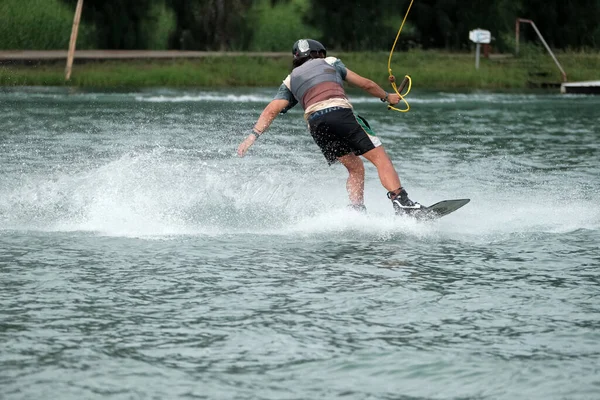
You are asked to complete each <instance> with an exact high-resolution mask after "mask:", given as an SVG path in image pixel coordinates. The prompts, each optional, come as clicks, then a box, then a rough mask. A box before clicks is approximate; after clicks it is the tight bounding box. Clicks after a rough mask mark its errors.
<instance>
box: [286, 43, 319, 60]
mask: <svg viewBox="0 0 600 400" xmlns="http://www.w3.org/2000/svg"><path fill="white" fill-rule="evenodd" d="M313 51H314V52H316V53H320V52H323V55H324V56H326V55H327V49H326V48H325V46H323V45H322V44H321V43H320V42H317V41H316V40H312V39H300V40H298V41H297V42H296V43H294V47H293V48H292V54H293V55H294V58H295V59H298V58H304V57H310V56H311V53H312V52H313Z"/></svg>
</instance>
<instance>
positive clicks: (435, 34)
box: [0, 0, 600, 52]
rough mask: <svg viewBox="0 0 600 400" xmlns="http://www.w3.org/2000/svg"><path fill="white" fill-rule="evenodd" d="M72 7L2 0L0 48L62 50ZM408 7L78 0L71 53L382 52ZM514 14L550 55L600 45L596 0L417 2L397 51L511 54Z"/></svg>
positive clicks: (66, 0) (359, 0) (65, 2)
mask: <svg viewBox="0 0 600 400" xmlns="http://www.w3.org/2000/svg"><path fill="white" fill-rule="evenodd" d="M61 2H62V3H61ZM76 2H77V0H27V1H22V0H0V39H1V42H0V43H2V44H1V45H0V46H2V47H4V48H15V49H16V48H20V49H45V48H65V47H66V42H67V41H68V38H69V32H70V26H71V21H72V14H73V10H74V8H75V4H76ZM409 4H410V0H378V1H377V2H373V1H371V0H353V1H351V2H349V1H347V0H327V1H323V0H85V1H84V9H83V20H84V25H83V26H82V31H81V34H80V40H79V44H80V45H79V46H78V47H79V48H84V47H95V48H105V49H164V48H169V49H182V50H219V51H231V50H255V51H286V52H287V51H288V49H289V47H290V43H292V42H293V41H295V40H296V39H297V38H299V37H313V38H315V39H317V40H321V41H322V42H323V43H324V44H325V45H326V46H327V48H328V49H332V50H344V51H360V50H365V51H380V50H381V51H385V50H389V49H390V47H391V45H392V43H393V42H394V38H395V36H396V32H397V30H398V27H399V25H400V22H401V21H402V17H403V16H404V14H405V12H406V10H407V8H408V6H409ZM519 17H520V18H527V19H531V20H533V21H534V22H535V24H536V25H537V26H538V28H539V30H540V32H541V33H542V35H543V36H544V38H545V39H546V41H547V42H548V44H549V45H550V46H551V47H552V48H553V49H555V50H561V49H594V48H597V47H598V46H599V45H600V24H598V21H600V1H599V0H578V1H558V0H527V1H526V0H493V1H461V0H415V1H414V3H413V6H412V9H411V12H410V14H409V16H408V19H407V25H406V27H405V30H404V32H403V33H402V35H401V37H400V40H399V43H398V47H397V48H398V49H399V50H407V49H410V48H421V49H446V50H452V51H456V50H459V51H472V48H473V46H472V43H471V42H470V41H469V31H471V30H473V29H476V28H482V29H487V30H489V31H491V33H492V37H493V42H492V47H493V48H494V50H498V51H512V50H513V49H514V46H513V44H514V39H512V38H511V36H513V37H514V33H515V22H516V19H517V18H519ZM42 21H43V23H42ZM15 32H17V34H15ZM65 32H67V34H66V35H65ZM521 39H522V41H523V42H539V39H538V38H537V35H536V33H535V32H534V30H533V29H531V27H530V26H523V29H521Z"/></svg>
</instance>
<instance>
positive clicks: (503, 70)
mask: <svg viewBox="0 0 600 400" xmlns="http://www.w3.org/2000/svg"><path fill="white" fill-rule="evenodd" d="M332 55H334V56H337V57H339V58H340V59H342V61H343V62H344V63H345V64H346V66H347V67H348V68H350V69H351V70H353V71H355V72H357V73H359V74H361V75H363V76H366V77H369V78H371V79H373V80H374V81H376V82H377V83H379V84H380V85H382V86H383V87H385V88H389V84H388V79H387V78H388V72H387V63H388V56H389V54H388V53H383V52H378V53H341V54H332ZM557 57H558V59H559V61H560V63H561V64H562V66H563V68H564V69H565V71H566V72H567V75H568V78H569V80H570V81H579V80H597V79H600V53H585V52H568V53H559V54H557ZM290 64H291V60H290V59H289V58H287V57H282V58H272V57H250V56H236V57H229V56H227V57H224V56H214V57H206V58H200V59H194V60H189V59H188V60H162V61H144V60H135V61H131V60H129V61H106V62H88V63H85V64H81V65H75V66H74V67H73V75H72V79H71V81H70V82H68V83H65V82H64V64H63V63H60V64H51V65H43V64H40V65H37V66H0V86H18V85H30V86H35V85H52V86H76V87H95V88H139V87H211V88H216V87H238V86H239V87H257V86H278V85H279V84H280V83H281V81H282V79H283V78H284V77H285V75H286V74H287V73H288V72H289V70H290ZM392 72H393V74H394V75H395V76H396V78H397V80H398V81H401V80H402V78H403V76H404V75H405V74H409V75H410V76H411V77H412V80H413V88H419V89H435V90H456V89H465V90H470V89H487V90H503V89H526V88H528V87H529V86H530V85H529V84H530V82H531V81H535V80H538V81H540V80H541V81H544V82H554V83H559V82H560V80H561V75H560V72H559V70H558V68H557V67H556V65H555V64H554V62H553V61H552V59H551V58H550V56H548V55H547V54H534V55H530V56H527V55H522V56H521V57H504V58H498V59H484V58H482V59H481V62H480V68H479V70H476V69H475V56H474V54H468V53H446V52H441V51H411V52H408V53H402V52H396V53H394V55H393V58H392ZM540 73H541V74H546V75H545V76H543V77H541V78H540V77H539V76H538V77H537V78H536V77H535V75H534V74H538V75H539V74H540Z"/></svg>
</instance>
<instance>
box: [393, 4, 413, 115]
mask: <svg viewBox="0 0 600 400" xmlns="http://www.w3.org/2000/svg"><path fill="white" fill-rule="evenodd" d="M413 2H414V0H410V4H409V5H408V9H407V10H406V14H404V18H403V19H402V24H400V29H398V34H397V35H396V39H395V40H394V44H393V45H392V49H391V50H390V57H389V58H388V74H389V77H388V80H389V81H390V83H391V85H392V88H393V89H394V92H396V94H397V95H398V96H399V97H400V100H402V101H403V102H404V104H406V109H404V110H401V109H399V108H396V107H393V106H392V105H388V110H394V111H399V112H408V111H409V110H410V104H408V101H406V99H405V98H404V97H405V96H406V95H408V93H409V92H410V89H411V87H412V79H411V78H410V76H409V75H405V76H404V79H403V80H402V82H401V83H400V87H397V86H396V77H395V76H394V75H393V74H392V67H391V65H392V55H393V54H394V49H395V48H396V43H398V38H399V37H400V33H401V32H402V28H403V27H404V23H405V22H406V18H407V17H408V13H409V12H410V9H411V7H412V5H413ZM406 85H408V89H407V90H406V92H405V93H401V92H402V90H404V88H405V87H406Z"/></svg>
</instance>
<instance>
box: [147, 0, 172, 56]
mask: <svg viewBox="0 0 600 400" xmlns="http://www.w3.org/2000/svg"><path fill="white" fill-rule="evenodd" d="M140 25H141V26H140V31H141V34H142V37H144V38H145V40H146V48H147V49H148V50H166V49H168V47H169V39H170V37H171V35H172V34H173V33H174V32H175V29H176V27H177V22H176V20H175V13H174V12H173V10H172V9H170V8H168V7H167V6H166V5H165V3H164V2H159V3H153V4H152V5H151V6H150V11H149V12H148V16H147V18H146V19H144V20H143V21H141V23H140Z"/></svg>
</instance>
